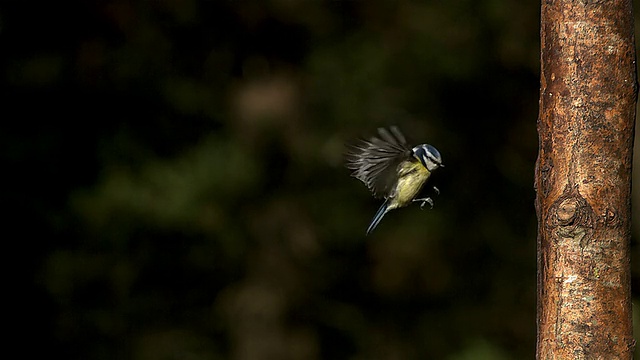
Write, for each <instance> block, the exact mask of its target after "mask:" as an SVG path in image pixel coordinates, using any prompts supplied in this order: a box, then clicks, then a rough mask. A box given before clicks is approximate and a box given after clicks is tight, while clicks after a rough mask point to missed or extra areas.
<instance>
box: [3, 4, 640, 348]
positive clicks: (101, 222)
mask: <svg viewBox="0 0 640 360" xmlns="http://www.w3.org/2000/svg"><path fill="white" fill-rule="evenodd" d="M539 6H540V5H539V2H537V1H522V0H504V1H496V0H482V1H477V0H455V1H424V2H411V1H396V2H393V3H389V2H385V1H367V2H364V1H363V2H333V1H311V0H309V1H287V0H272V1H204V0H200V1H197V0H157V1H126V0H103V1H66V2H59V1H47V2H44V1H43V2H33V1H4V2H2V4H1V5H0V46H1V48H0V70H1V73H0V76H1V77H2V83H1V84H2V85H1V86H2V94H3V96H2V98H3V101H2V106H1V107H0V118H1V119H2V125H1V128H0V144H1V146H2V151H1V154H2V161H3V162H4V163H5V164H7V166H6V169H8V170H7V171H6V172H5V174H4V180H5V184H6V185H5V186H4V187H3V188H2V191H1V193H0V196H1V199H0V200H2V203H3V204H4V205H5V211H7V212H8V214H9V215H8V216H6V217H5V222H6V225H7V228H6V233H5V236H4V240H5V241H4V242H5V243H6V244H7V245H8V246H7V248H6V252H5V253H6V256H7V260H5V263H6V264H9V266H8V268H9V269H8V271H7V272H6V273H7V275H8V277H9V278H10V279H11V280H13V281H15V282H16V283H17V284H18V287H16V288H19V289H20V290H19V291H9V292H8V293H7V294H6V295H5V296H6V297H7V298H10V299H12V300H13V301H15V302H16V304H15V307H9V308H8V311H9V312H10V313H12V314H11V315H13V316H17V317H18V321H17V325H16V326H12V327H11V329H10V332H11V334H12V335H15V336H17V337H19V338H21V339H25V340H26V341H27V344H28V345H27V346H21V347H20V351H21V352H20V354H21V355H22V357H24V358H28V357H29V356H31V355H35V354H38V353H41V352H46V353H47V354H49V356H61V357H62V358H65V359H143V360H144V359H239V360H245V359H246V360H253V359H451V360H466V359H479V360H482V359H491V360H501V359H531V358H533V357H534V352H535V330H536V325H535V301H536V287H535V286H536V284H535V280H536V273H535V272H536V260H535V257H536V253H535V252H536V245H535V238H536V217H535V212H534V206H533V203H534V198H535V192H534V189H533V175H534V162H535V158H536V155H537V135H536V128H535V125H536V117H537V111H538V91H539V76H538V74H539ZM393 124H395V125H398V126H400V127H401V128H402V129H403V130H404V131H405V132H406V133H407V134H408V136H409V137H410V138H412V139H413V142H414V143H423V142H427V143H430V144H432V145H434V146H436V147H437V148H438V149H439V150H440V152H441V153H442V156H443V160H444V163H445V165H446V167H445V168H444V169H442V170H439V171H438V173H436V175H435V176H434V178H433V184H434V185H437V186H438V187H439V188H440V190H441V194H440V195H439V196H437V197H436V198H435V202H436V205H435V207H434V209H433V210H428V209H425V210H420V208H419V207H418V206H411V207H409V208H406V209H402V210H399V211H394V212H392V213H389V214H388V215H387V217H385V219H384V220H383V221H382V223H381V224H380V226H379V227H378V229H376V231H375V232H374V233H373V235H372V236H370V237H368V238H367V237H365V236H364V232H365V229H366V228H367V226H368V224H369V221H370V220H371V218H372V217H373V214H374V213H375V211H376V210H377V208H378V206H379V204H380V202H379V201H377V200H374V199H372V197H371V196H370V194H369V193H368V191H367V189H366V188H365V187H364V186H363V185H362V184H361V183H360V182H358V181H357V180H356V179H354V178H351V177H349V172H348V171H347V170H346V169H345V168H344V167H343V166H342V154H343V151H344V143H345V142H347V141H351V140H353V139H355V138H357V137H359V136H368V135H371V134H373V133H374V132H375V129H376V128H377V127H378V126H388V125H393ZM637 148H638V146H636V149H637ZM637 160H638V156H636V166H635V169H636V176H635V178H636V179H638V173H637V172H638V169H639V168H640V165H638V161H637ZM639 188H640V186H638V185H637V184H636V186H634V210H635V214H639V213H640V209H638V204H639V203H640V201H638V197H639V194H640V191H639V190H640V189H639ZM639 231H640V227H639V226H638V223H637V222H636V223H635V224H634V241H633V242H632V246H633V247H632V251H633V256H634V259H633V261H634V262H633V276H634V281H635V283H636V284H637V281H638V278H639V276H640V271H639V269H640V267H639V266H638V262H639V261H640V259H639V258H638V256H637V255H638V245H637V239H638V236H639ZM634 294H635V295H634V296H635V300H634V306H635V311H636V315H635V318H636V319H637V318H638V315H637V314H638V306H640V299H639V297H638V287H637V286H636V287H635V288H634ZM14 309H18V310H17V311H14ZM637 334H638V330H636V336H637ZM12 345H13V346H15V344H10V346H12Z"/></svg>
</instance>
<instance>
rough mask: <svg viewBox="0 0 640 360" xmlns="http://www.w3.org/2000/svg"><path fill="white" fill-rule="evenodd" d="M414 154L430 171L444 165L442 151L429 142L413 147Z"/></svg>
mask: <svg viewBox="0 0 640 360" xmlns="http://www.w3.org/2000/svg"><path fill="white" fill-rule="evenodd" d="M412 151H413V156H414V157H415V158H416V159H418V160H419V161H420V162H421V163H422V165H423V166H424V167H425V168H427V170H429V171H433V170H435V169H437V168H439V167H444V165H442V157H441V156H440V152H439V151H438V149H436V148H435V147H433V146H431V145H429V144H422V145H418V146H416V147H414V148H413V149H412Z"/></svg>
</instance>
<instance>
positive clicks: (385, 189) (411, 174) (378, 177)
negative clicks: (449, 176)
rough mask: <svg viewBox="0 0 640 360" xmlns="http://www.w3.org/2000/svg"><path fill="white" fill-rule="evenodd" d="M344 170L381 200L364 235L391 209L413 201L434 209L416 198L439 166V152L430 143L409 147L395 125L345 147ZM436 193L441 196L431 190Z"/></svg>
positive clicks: (430, 203)
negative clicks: (348, 171)
mask: <svg viewBox="0 0 640 360" xmlns="http://www.w3.org/2000/svg"><path fill="white" fill-rule="evenodd" d="M347 147H348V150H347V152H346V162H345V167H346V168H347V169H349V170H352V173H351V176H353V177H355V178H356V179H358V180H360V181H362V182H363V183H364V184H365V185H366V186H367V188H369V190H370V191H371V192H372V194H373V196H374V197H375V198H379V199H384V202H383V203H382V205H381V206H380V209H378V211H377V212H376V214H375V216H374V217H373V220H372V221H371V224H370V225H369V227H368V228H367V235H369V234H371V232H372V231H373V230H374V229H375V228H376V226H378V224H379V223H380V221H381V220H382V218H383V217H384V216H385V215H386V214H387V213H388V212H389V211H391V210H393V209H398V208H401V207H405V206H407V205H409V204H411V203H412V202H422V204H421V205H420V208H423V207H424V205H425V204H427V203H428V204H429V205H431V208H433V200H432V199H431V198H430V197H425V198H420V199H418V198H416V196H417V195H418V193H419V192H420V190H421V189H422V187H423V186H424V184H425V183H426V182H427V180H429V178H430V177H431V173H432V172H433V171H434V170H436V169H438V168H441V167H444V165H443V164H442V157H441V155H440V152H439V151H438V150H437V149H436V148H435V147H433V146H432V145H429V144H420V145H417V146H414V147H411V146H410V145H409V144H408V143H407V140H406V138H405V136H404V135H403V134H402V132H401V131H400V129H399V128H398V127H397V126H391V127H389V128H388V129H387V128H378V136H372V137H371V138H369V140H364V139H361V140H360V141H359V142H358V143H356V144H348V145H347ZM433 189H434V191H435V193H436V194H439V193H440V190H438V188H437V187H435V186H434V187H433Z"/></svg>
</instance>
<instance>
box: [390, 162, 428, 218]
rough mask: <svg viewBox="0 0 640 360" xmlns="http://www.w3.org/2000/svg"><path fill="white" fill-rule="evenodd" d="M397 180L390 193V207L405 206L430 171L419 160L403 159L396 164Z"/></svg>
mask: <svg viewBox="0 0 640 360" xmlns="http://www.w3.org/2000/svg"><path fill="white" fill-rule="evenodd" d="M398 169H399V171H398V175H399V177H398V182H397V183H396V189H395V192H394V194H393V195H392V199H391V202H390V204H389V207H390V208H399V207H403V206H407V205H408V204H409V203H410V202H411V200H413V199H414V198H415V197H416V195H418V193H419V192H420V189H421V188H422V186H423V185H424V183H425V182H427V179H429V176H430V175H431V172H429V170H427V169H426V168H425V167H424V166H422V164H421V163H419V162H414V161H405V162H403V163H402V164H400V166H398Z"/></svg>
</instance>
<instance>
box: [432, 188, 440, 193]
mask: <svg viewBox="0 0 640 360" xmlns="http://www.w3.org/2000/svg"><path fill="white" fill-rule="evenodd" d="M433 191H434V192H435V193H436V195H440V189H438V188H437V187H435V186H434V187H433Z"/></svg>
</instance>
